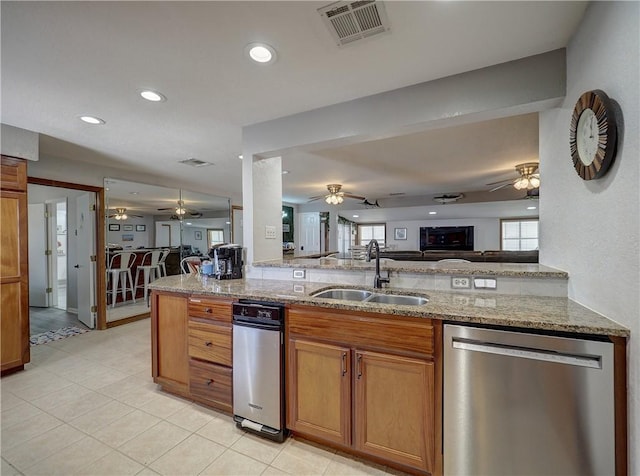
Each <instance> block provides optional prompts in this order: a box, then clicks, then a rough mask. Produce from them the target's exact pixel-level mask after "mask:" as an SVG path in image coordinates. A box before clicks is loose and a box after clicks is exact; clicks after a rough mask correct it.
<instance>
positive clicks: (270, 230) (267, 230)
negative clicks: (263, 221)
mask: <svg viewBox="0 0 640 476" xmlns="http://www.w3.org/2000/svg"><path fill="white" fill-rule="evenodd" d="M276 236H277V235H276V227H275V226H271V225H266V226H265V227H264V237H265V238H266V239H268V240H275V239H276Z"/></svg>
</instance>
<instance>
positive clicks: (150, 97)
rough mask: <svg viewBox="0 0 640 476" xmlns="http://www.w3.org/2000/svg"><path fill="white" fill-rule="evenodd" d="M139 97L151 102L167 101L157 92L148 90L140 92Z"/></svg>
mask: <svg viewBox="0 0 640 476" xmlns="http://www.w3.org/2000/svg"><path fill="white" fill-rule="evenodd" d="M140 96H142V97H143V98H145V99H146V100H147V101H152V102H164V101H166V100H167V98H166V97H165V96H164V95H162V94H160V93H159V92H157V91H151V90H150V89H146V90H144V91H140Z"/></svg>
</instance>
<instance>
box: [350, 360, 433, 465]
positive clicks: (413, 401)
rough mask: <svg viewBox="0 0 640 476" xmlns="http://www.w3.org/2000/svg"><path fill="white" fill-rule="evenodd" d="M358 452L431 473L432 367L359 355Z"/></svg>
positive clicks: (357, 375) (431, 364) (357, 397)
mask: <svg viewBox="0 0 640 476" xmlns="http://www.w3.org/2000/svg"><path fill="white" fill-rule="evenodd" d="M355 365H356V368H355V375H354V379H355V420H354V425H355V432H354V433H355V438H356V441H355V448H356V449H357V450H359V451H363V452H365V453H369V454H371V455H375V456H379V457H381V458H384V459H387V460H391V461H395V462H398V463H401V464H404V465H407V466H411V467H414V468H419V469H421V470H425V471H429V472H431V471H432V470H433V466H434V457H435V454H434V453H435V449H434V448H435V447H434V445H435V437H434V431H435V422H434V398H435V393H434V392H435V389H434V364H433V363H432V362H427V361H422V360H417V359H411V358H406V357H398V356H392V355H386V354H378V353H374V352H364V351H356V359H355Z"/></svg>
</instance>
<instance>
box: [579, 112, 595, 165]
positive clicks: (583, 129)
mask: <svg viewBox="0 0 640 476" xmlns="http://www.w3.org/2000/svg"><path fill="white" fill-rule="evenodd" d="M599 139H600V135H599V132H598V120H597V119H596V115H595V114H594V112H593V111H592V110H591V109H589V108H587V109H585V110H584V111H583V112H582V114H581V115H580V119H579V120H578V129H577V131H576V141H577V147H578V155H579V156H580V160H581V161H582V163H583V164H584V165H591V163H592V162H593V159H595V157H596V152H598V141H599Z"/></svg>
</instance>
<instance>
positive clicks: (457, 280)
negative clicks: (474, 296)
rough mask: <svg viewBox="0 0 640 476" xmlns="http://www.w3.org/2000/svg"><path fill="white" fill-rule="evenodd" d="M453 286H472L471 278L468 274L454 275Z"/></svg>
mask: <svg viewBox="0 0 640 476" xmlns="http://www.w3.org/2000/svg"><path fill="white" fill-rule="evenodd" d="M451 288H453V289H469V288H471V278H469V277H468V276H452V277H451Z"/></svg>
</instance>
